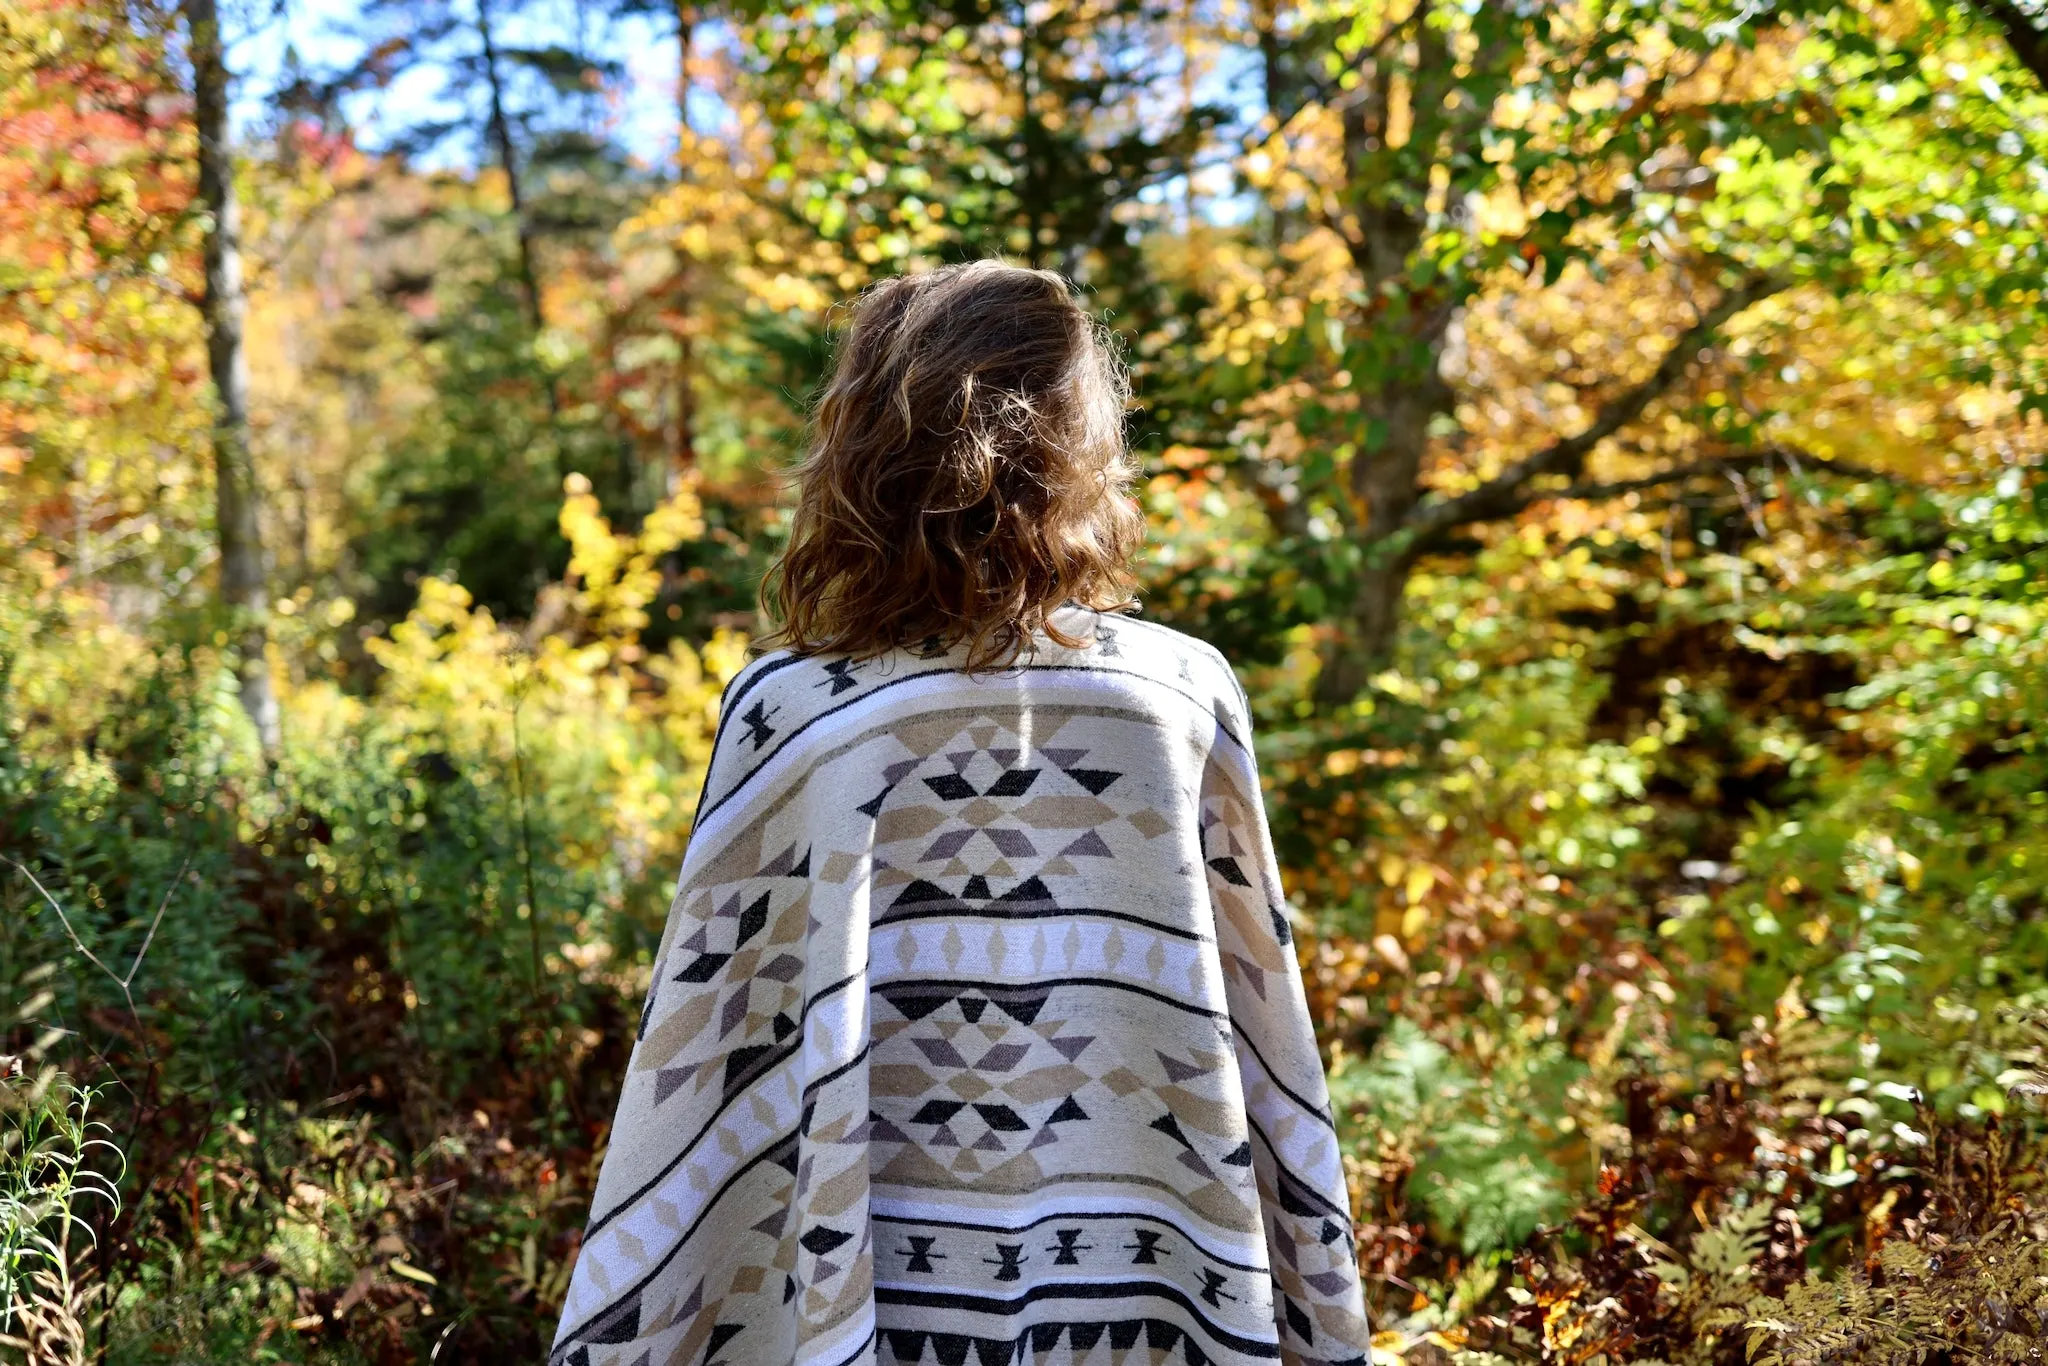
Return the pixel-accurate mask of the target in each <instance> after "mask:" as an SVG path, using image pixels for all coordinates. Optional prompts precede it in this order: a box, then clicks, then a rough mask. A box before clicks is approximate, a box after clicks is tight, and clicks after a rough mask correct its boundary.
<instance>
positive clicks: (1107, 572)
mask: <svg viewBox="0 0 2048 1366" xmlns="http://www.w3.org/2000/svg"><path fill="white" fill-rule="evenodd" d="M1129 395H1130V386H1129V381H1128V379H1127V377H1126V375H1125V372H1124V368H1123V366H1122V364H1121V362H1120V361H1119V360H1118V357H1117V353H1116V349H1115V347H1114V345H1113V344H1112V343H1111V341H1110V338H1109V337H1108V335H1107V334H1106V333H1105V332H1104V330H1103V329H1102V328H1101V327H1099V326H1098V325H1097V324H1096V322H1095V321H1094V319H1093V318H1091V317H1090V316H1089V315H1088V313H1087V311H1086V310H1085V309H1083V308H1082V306H1081V304H1080V302H1079V300H1077V299H1076V298H1075V296H1074V292H1073V290H1072V288H1071V287H1070V286H1069V285H1068V284H1067V282H1066V281H1065V280H1064V279H1062V278H1061V277H1060V276H1058V275H1055V274H1053V273H1052V272H1051V271H1043V270H1023V269H1019V268H1018V267H1015V266H1009V265H1004V264H1003V263H1001V262H998V261H976V262H973V263H970V264H966V265H955V266H946V267H943V268H941V269H937V270H932V271H927V272H924V273H921V274H916V275H907V276H901V277H898V278H896V279H892V280H885V281H883V282H882V283H880V284H877V285H875V286H873V287H872V288H870V289H869V290H867V291H866V292H865V293H863V294H862V295H861V296H860V298H859V299H858V300H856V301H855V303H854V305H853V309H852V320H851V323H850V325H849V327H848V328H847V331H846V333H845V336H844V338H843V340H842V342H841V345H840V348H839V354H838V356H837V359H836V364H835V366H834V368H833V372H832V377H831V379H830V381H829V382H828V383H827V385H826V387H825V390H824V392H823V394H822V395H821V396H820V397H819V399H818V403H817V407H816V410H815V412H814V414H813V416H812V421H811V427H810V436H809V447H808V452H807V454H806V457H805V459H804V462H803V465H802V468H801V470H800V473H799V476H798V481H799V492H798V498H797V507H796V514H795V520H794V522H793V523H792V525H791V528H790V537H789V544H788V546H787V548H786V549H785V550H784V551H783V553H782V555H781V557H780V559H779V560H778V561H777V562H776V564H775V565H774V567H773V568H772V569H771V570H770V571H769V574H768V577H767V578H766V580H765V581H764V582H763V584H762V589H761V601H762V606H763V607H764V609H766V610H767V612H768V613H769V614H770V616H771V617H773V618H774V619H775V620H777V621H778V622H779V629H778V630H777V631H776V632H775V634H774V636H773V637H772V639H773V641H774V643H776V644H779V645H782V646H785V647H787V648H790V649H794V650H796V651H798V652H799V653H804V654H816V653H845V654H850V655H853V656H856V657H869V656H873V655H877V654H881V653H883V652H885V651H888V650H892V649H896V648H898V647H905V646H916V645H920V644H922V643H924V642H927V641H930V640H933V639H934V638H936V639H938V640H940V641H943V642H945V643H947V644H958V643H960V642H963V641H964V642H965V643H966V646H967V664H968V667H969V668H970V669H986V668H994V667H1000V666H1002V665H1006V664H1008V663H1010V662H1011V661H1013V660H1014V659H1015V658H1016V657H1017V656H1018V654H1020V653H1021V652H1022V651H1023V650H1024V649H1025V648H1027V647H1028V645H1029V643H1030V641H1031V639H1032V637H1033V635H1034V634H1035V633H1037V632H1041V631H1042V632H1044V633H1045V634H1047V635H1048V636H1051V637H1052V638H1053V639H1055V640H1057V641H1058V642H1059V643H1061V644H1063V645H1067V646H1075V645H1079V644H1081V643H1082V642H1081V641H1079V640H1076V639H1073V638H1071V637H1070V636H1069V635H1067V634H1065V633H1063V632H1062V631H1061V630H1060V628H1059V627H1058V625H1057V624H1055V623H1054V622H1053V621H1052V619H1051V614H1052V613H1053V612H1054V611H1055V610H1056V609H1057V608H1059V607H1061V606H1063V605H1065V604H1069V603H1074V604H1079V605H1081V606H1084V607H1092V608H1095V609H1096V610H1098V611H1111V610H1117V609H1121V608H1126V607H1129V606H1130V605H1131V603H1132V598H1131V587H1132V584H1133V578H1132V575H1131V572H1130V568H1129V561H1130V558H1131V556H1132V555H1133V554H1134V553H1135V552H1136V551H1137V549H1138V546H1139V545H1140V543H1141V542H1142V540H1143V536H1144V523H1143V520H1142V519H1141V517H1140V516H1139V513H1138V510H1137V508H1136V506H1135V505H1134V504H1133V502H1132V501H1131V497H1130V489H1131V483H1132V480H1133V478H1134V475H1135V470H1134V469H1133V467H1132V464H1131V461H1130V457H1129V454H1128V453H1127V451H1126V449H1125V445H1124V408H1125V405H1126V403H1127V401H1128V399H1129Z"/></svg>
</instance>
